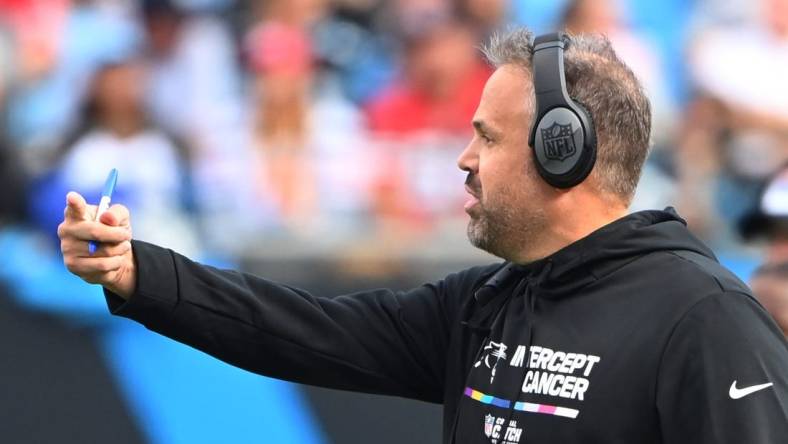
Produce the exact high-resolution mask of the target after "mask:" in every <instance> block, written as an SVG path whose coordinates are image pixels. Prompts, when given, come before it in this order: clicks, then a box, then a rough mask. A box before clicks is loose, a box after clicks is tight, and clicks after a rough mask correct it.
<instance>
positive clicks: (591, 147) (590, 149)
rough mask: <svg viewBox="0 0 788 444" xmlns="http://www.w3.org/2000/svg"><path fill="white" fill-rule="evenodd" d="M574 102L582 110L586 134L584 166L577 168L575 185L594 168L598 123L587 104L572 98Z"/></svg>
mask: <svg viewBox="0 0 788 444" xmlns="http://www.w3.org/2000/svg"><path fill="white" fill-rule="evenodd" d="M572 103H573V104H574V105H575V106H577V108H578V110H579V111H580V112H579V113H578V116H579V117H580V119H581V120H582V121H583V126H584V127H585V134H584V137H583V160H582V161H581V163H582V166H581V167H580V168H578V169H577V176H576V177H575V178H574V180H575V181H576V183H575V185H577V184H579V183H580V182H582V181H583V180H585V178H586V177H588V175H589V174H591V170H593V169H594V165H595V164H596V155H597V138H596V124H595V123H594V117H593V116H592V115H591V112H589V111H588V108H586V106H585V105H583V104H582V103H581V102H578V101H577V100H575V99H574V98H572ZM573 186H574V185H573Z"/></svg>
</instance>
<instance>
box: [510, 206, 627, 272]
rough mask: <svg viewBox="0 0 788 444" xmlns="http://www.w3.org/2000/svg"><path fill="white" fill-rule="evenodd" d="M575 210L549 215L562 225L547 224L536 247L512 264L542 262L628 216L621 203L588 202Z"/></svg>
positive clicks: (517, 257)
mask: <svg viewBox="0 0 788 444" xmlns="http://www.w3.org/2000/svg"><path fill="white" fill-rule="evenodd" d="M573 208H574V209H573V210H565V211H558V212H557V213H556V214H554V215H548V216H547V221H560V223H547V224H545V225H546V226H545V229H544V230H542V233H543V234H542V235H541V236H540V237H539V238H537V242H535V243H534V244H535V245H527V246H525V248H523V249H522V250H520V254H519V255H517V256H516V257H514V258H513V261H514V262H516V263H519V264H527V263H531V262H534V261H537V260H540V259H543V258H545V257H547V256H550V255H552V254H553V253H555V252H557V251H559V250H561V249H563V248H564V247H566V246H568V245H570V244H572V243H574V242H577V241H578V240H580V239H582V238H584V237H586V236H588V235H589V234H591V233H593V232H594V231H596V230H598V229H600V228H602V227H604V226H605V225H608V224H610V223H611V222H613V221H615V220H618V219H620V218H622V217H624V216H626V215H627V207H626V206H624V205H623V204H621V203H617V204H612V203H611V202H599V201H595V204H590V205H589V204H587V203H585V204H583V205H578V206H574V207H573Z"/></svg>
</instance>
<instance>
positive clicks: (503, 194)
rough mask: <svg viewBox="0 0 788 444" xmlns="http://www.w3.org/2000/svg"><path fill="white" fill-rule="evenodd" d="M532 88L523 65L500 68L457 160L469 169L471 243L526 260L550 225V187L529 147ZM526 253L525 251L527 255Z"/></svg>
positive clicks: (497, 253)
mask: <svg viewBox="0 0 788 444" xmlns="http://www.w3.org/2000/svg"><path fill="white" fill-rule="evenodd" d="M532 97H533V88H532V86H531V84H530V75H529V74H528V73H527V72H526V71H525V70H524V69H522V68H519V67H516V66H514V65H504V66H502V67H500V68H498V69H497V70H496V71H495V72H494V73H493V75H492V76H491V77H490V79H489V80H488V81H487V85H486V86H485V87H484V92H483V93H482V98H481V101H480V102H479V107H478V108H477V110H476V114H475V115H474V117H473V127H474V130H475V134H474V137H473V139H472V140H471V141H470V143H469V144H468V146H467V147H466V148H465V150H464V151H463V152H462V154H460V157H459V159H457V164H458V166H459V167H460V169H462V170H463V171H467V172H468V178H467V180H466V182H465V183H466V190H467V191H468V193H469V194H470V195H471V196H470V198H469V199H468V201H467V202H466V204H465V211H466V212H467V213H468V214H469V215H470V216H471V220H470V222H469V223H468V238H469V239H470V241H471V243H472V244H473V245H474V246H476V247H478V248H481V249H482V250H485V251H487V252H489V253H492V254H494V255H496V256H499V257H502V258H504V259H508V260H517V259H520V260H519V262H522V261H523V260H522V259H523V257H524V256H523V252H524V251H527V250H528V246H530V245H536V243H537V242H539V239H540V236H541V235H542V234H543V233H544V231H545V230H544V228H545V227H546V225H547V216H546V214H545V210H544V209H545V208H546V206H545V204H546V203H547V202H546V196H547V195H548V189H549V187H548V186H547V184H545V183H544V182H543V181H542V180H541V178H540V177H539V175H538V173H537V171H536V167H535V166H534V165H533V154H532V151H531V149H530V147H529V146H528V131H529V130H530V122H531V119H532V118H533V106H532V102H533V99H532ZM526 256H527V255H526Z"/></svg>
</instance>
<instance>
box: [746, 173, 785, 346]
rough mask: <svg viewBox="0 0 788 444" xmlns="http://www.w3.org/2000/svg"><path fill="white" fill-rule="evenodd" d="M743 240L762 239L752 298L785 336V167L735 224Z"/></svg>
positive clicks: (753, 279) (753, 280)
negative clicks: (763, 252)
mask: <svg viewBox="0 0 788 444" xmlns="http://www.w3.org/2000/svg"><path fill="white" fill-rule="evenodd" d="M739 228H740V232H741V233H742V235H743V236H744V237H745V239H753V238H762V239H764V240H766V242H767V245H766V258H765V260H764V263H763V264H762V265H761V266H760V267H759V268H758V269H757V270H756V271H755V274H754V276H753V278H752V282H751V285H752V288H753V291H754V293H755V296H756V297H757V298H758V299H759V300H760V301H761V303H762V304H763V306H764V307H765V308H766V309H767V310H768V311H769V312H770V313H771V314H772V316H774V319H775V320H776V321H777V324H778V325H779V326H780V328H782V330H783V332H784V333H785V335H786V337H788V165H786V166H784V167H783V168H782V169H781V170H780V171H779V173H778V174H777V175H776V176H774V178H773V179H772V180H771V181H769V182H768V184H767V186H766V187H765V188H764V190H763V192H762V193H761V195H760V198H759V199H758V205H757V207H755V209H754V210H752V211H750V212H749V213H748V214H747V215H746V216H745V217H744V218H742V220H741V222H740V224H739Z"/></svg>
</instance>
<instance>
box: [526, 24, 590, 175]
mask: <svg viewBox="0 0 788 444" xmlns="http://www.w3.org/2000/svg"><path fill="white" fill-rule="evenodd" d="M570 43H571V41H570V39H569V37H568V36H567V35H566V34H564V33H563V32H556V33H552V34H545V35H541V36H539V37H536V39H534V56H533V76H534V91H535V93H536V112H535V113H534V123H533V126H532V128H531V135H530V136H529V137H528V145H530V146H531V148H533V150H534V159H535V161H536V162H535V163H536V168H537V170H538V171H539V175H541V176H542V178H543V179H544V180H545V181H546V182H547V183H549V184H550V185H552V186H554V187H557V188H571V187H573V186H575V185H577V184H579V183H580V182H582V181H583V180H584V179H585V178H586V177H588V174H589V173H591V170H592V169H593V168H594V163H596V132H595V130H594V122H593V120H591V114H590V113H589V112H588V110H587V109H586V108H585V107H584V106H583V105H581V104H580V103H578V102H576V101H574V100H572V98H571V97H569V93H568V92H567V90H566V78H565V76H564V49H566V47H567V46H568V45H569V44H570Z"/></svg>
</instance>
